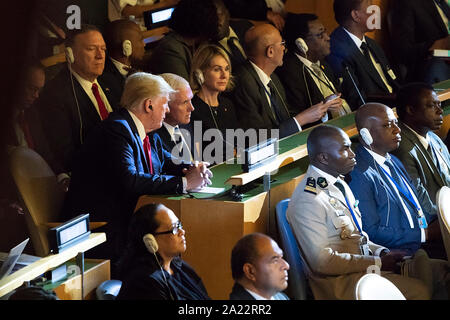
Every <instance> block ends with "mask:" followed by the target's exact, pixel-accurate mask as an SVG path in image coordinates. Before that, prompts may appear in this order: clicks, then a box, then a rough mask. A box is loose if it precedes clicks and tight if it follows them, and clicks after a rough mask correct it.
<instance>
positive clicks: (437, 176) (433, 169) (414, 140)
mask: <svg viewBox="0 0 450 320" xmlns="http://www.w3.org/2000/svg"><path fill="white" fill-rule="evenodd" d="M400 128H401V130H402V133H403V136H404V137H405V138H406V139H408V140H409V142H410V143H411V144H412V145H413V146H417V148H418V152H419V153H420V154H421V155H422V157H423V158H424V160H425V163H426V165H427V166H428V168H429V169H430V171H431V172H432V173H433V177H434V179H435V180H436V182H437V183H438V184H439V185H444V181H443V180H442V177H441V176H440V174H439V170H438V169H437V167H436V165H435V164H434V162H433V158H432V157H431V155H430V153H429V152H428V150H426V149H425V148H424V146H423V145H422V143H421V142H420V140H419V138H417V136H416V135H415V134H414V132H412V131H411V129H409V128H408V127H406V126H405V125H404V124H403V123H401V124H400ZM430 143H432V142H431V141H430Z"/></svg>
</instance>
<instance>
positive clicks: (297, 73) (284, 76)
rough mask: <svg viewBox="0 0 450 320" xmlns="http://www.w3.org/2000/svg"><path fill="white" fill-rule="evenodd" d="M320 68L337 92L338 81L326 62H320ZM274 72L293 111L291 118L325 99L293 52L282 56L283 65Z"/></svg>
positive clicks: (318, 122) (338, 87)
mask: <svg viewBox="0 0 450 320" xmlns="http://www.w3.org/2000/svg"><path fill="white" fill-rule="evenodd" d="M321 66H322V67H323V68H322V70H323V72H324V73H325V75H326V76H327V78H328V79H329V80H330V82H331V83H332V84H333V86H334V87H335V88H336V90H337V91H338V92H339V90H340V85H339V80H338V79H337V78H336V76H335V75H334V72H333V70H332V69H331V67H330V66H329V65H328V63H327V62H326V61H321ZM275 71H276V73H277V75H278V76H279V77H280V80H281V83H282V84H283V86H284V89H285V90H286V97H287V101H288V103H289V105H290V106H291V108H292V110H293V111H294V113H293V114H291V115H292V116H295V115H297V114H298V113H300V112H302V111H304V110H306V109H308V108H309V107H311V106H313V105H315V104H317V103H320V102H321V101H323V100H324V99H325V98H326V97H324V96H323V94H322V92H321V91H320V89H319V88H318V87H317V85H316V83H315V81H314V79H313V76H312V75H311V74H310V72H309V71H308V69H307V67H306V66H305V65H304V63H303V62H301V61H300V59H299V58H298V57H297V56H296V55H295V53H294V52H292V51H288V52H287V53H286V55H285V56H284V62H283V65H282V66H281V67H279V68H277V69H276V70H275ZM330 89H331V88H330ZM331 90H333V89H331ZM308 91H309V95H308ZM310 98H311V99H310ZM330 119H331V117H330ZM320 123H321V121H317V122H314V123H311V124H308V125H306V126H304V128H307V127H311V126H314V125H316V124H320Z"/></svg>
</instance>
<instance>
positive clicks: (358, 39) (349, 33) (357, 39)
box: [343, 28, 366, 48]
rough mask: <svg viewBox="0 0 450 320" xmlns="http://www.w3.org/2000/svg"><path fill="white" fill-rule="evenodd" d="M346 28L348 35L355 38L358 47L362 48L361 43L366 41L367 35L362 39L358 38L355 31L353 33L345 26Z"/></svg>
mask: <svg viewBox="0 0 450 320" xmlns="http://www.w3.org/2000/svg"><path fill="white" fill-rule="evenodd" d="M343 29H344V30H345V32H347V33H348V35H349V36H350V38H351V39H352V40H353V42H354V43H355V44H356V46H357V47H358V48H361V44H362V43H363V42H366V36H363V39H362V40H361V39H360V38H358V37H357V36H355V35H354V34H353V33H351V32H350V31H348V30H347V29H345V28H343Z"/></svg>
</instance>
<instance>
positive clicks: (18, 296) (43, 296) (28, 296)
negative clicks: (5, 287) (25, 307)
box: [8, 286, 58, 300]
mask: <svg viewBox="0 0 450 320" xmlns="http://www.w3.org/2000/svg"><path fill="white" fill-rule="evenodd" d="M8 300H58V297H57V296H56V294H55V293H54V292H53V291H46V290H44V289H43V288H41V287H37V286H30V287H21V288H19V289H17V290H16V291H15V292H14V293H13V294H12V295H11V296H9V298H8Z"/></svg>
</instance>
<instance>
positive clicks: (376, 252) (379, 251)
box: [373, 247, 391, 257]
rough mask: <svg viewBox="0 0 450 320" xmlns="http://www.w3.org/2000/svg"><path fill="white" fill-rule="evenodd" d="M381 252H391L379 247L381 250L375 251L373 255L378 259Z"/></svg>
mask: <svg viewBox="0 0 450 320" xmlns="http://www.w3.org/2000/svg"><path fill="white" fill-rule="evenodd" d="M383 250H386V251H387V252H390V251H391V250H389V249H388V248H383V247H381V248H378V249H377V250H376V251H375V253H374V254H373V255H374V256H376V257H379V256H380V253H381V251H383Z"/></svg>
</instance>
